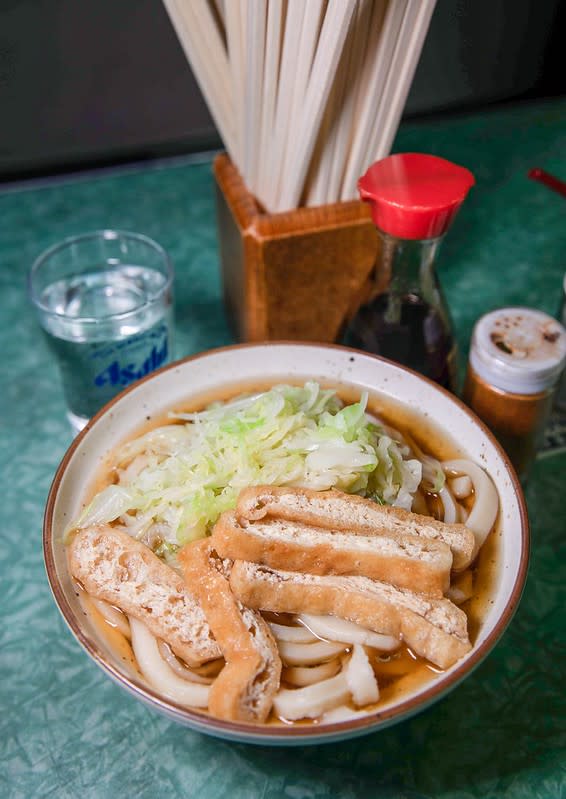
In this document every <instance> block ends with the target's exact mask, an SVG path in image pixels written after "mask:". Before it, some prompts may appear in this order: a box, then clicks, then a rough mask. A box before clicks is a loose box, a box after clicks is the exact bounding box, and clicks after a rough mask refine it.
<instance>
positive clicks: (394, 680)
mask: <svg viewBox="0 0 566 799" xmlns="http://www.w3.org/2000/svg"><path fill="white" fill-rule="evenodd" d="M319 382H320V383H321V385H323V386H324V387H325V388H333V389H334V390H336V392H337V393H338V395H339V396H340V398H341V399H342V400H343V401H344V402H346V403H351V402H357V401H358V399H359V393H360V392H359V389H357V388H355V387H352V386H348V385H346V384H332V383H327V384H325V383H323V382H322V381H319ZM276 383H279V384H281V383H287V384H291V385H301V383H300V381H293V380H290V379H285V378H281V379H280V380H278V381H272V380H271V381H265V382H258V381H254V382H253V383H239V384H237V385H232V386H228V387H226V388H225V389H224V390H223V391H222V393H221V394H219V393H218V392H217V391H216V392H210V393H208V394H201V395H199V396H197V397H193V398H191V400H190V401H187V402H185V403H181V404H180V405H178V406H175V407H173V408H170V409H169V410H168V411H167V412H163V413H160V414H157V415H155V416H153V417H151V418H150V417H147V418H146V420H144V422H143V423H142V424H141V425H140V426H139V428H138V429H137V430H136V431H135V433H134V434H133V435H132V436H128V440H133V439H134V438H137V437H138V436H141V435H143V434H145V433H147V432H149V431H150V430H153V429H155V428H156V427H160V426H162V425H165V424H182V421H177V420H172V419H171V418H170V417H169V416H168V413H169V412H171V411H172V412H175V413H191V412H195V411H198V410H201V409H202V408H204V407H206V406H207V405H209V404H210V403H212V402H216V401H219V400H221V401H229V400H230V399H233V398H234V397H236V396H238V395H240V394H242V393H252V392H259V391H264V390H268V389H269V388H271V387H272V386H273V385H275V384H276ZM368 412H369V413H371V414H373V415H375V416H377V417H379V418H380V419H381V420H382V421H383V422H384V423H386V424H387V425H389V426H391V427H394V428H396V429H398V430H400V431H401V432H402V431H403V429H407V430H410V435H411V437H412V438H413V440H414V441H415V442H416V443H417V444H418V446H419V447H420V448H421V449H422V450H423V451H424V452H426V453H428V454H431V455H433V456H434V457H436V458H438V459H439V460H448V459H454V458H458V457H466V453H465V451H463V450H462V448H461V447H459V446H458V445H457V444H456V443H455V442H454V441H453V440H452V439H451V438H450V437H449V436H448V435H447V434H446V433H445V432H443V431H442V430H441V428H440V427H439V426H438V425H437V424H435V422H434V421H433V420H432V419H430V417H429V416H428V415H426V414H419V413H418V412H416V411H413V410H412V409H409V408H408V407H407V406H404V405H402V404H400V403H397V402H393V401H391V400H389V399H388V398H386V397H384V396H383V395H379V394H372V395H370V397H369V401H368ZM122 443H125V442H122ZM116 449H119V447H117V448H116ZM113 454H114V453H109V455H108V457H107V458H106V459H105V461H104V463H103V466H102V467H101V469H100V470H99V472H98V473H97V475H96V476H95V479H94V481H93V483H92V485H91V486H90V490H89V491H88V493H87V496H86V499H85V503H84V504H85V505H86V504H87V503H88V502H90V500H91V499H92V497H93V496H94V494H96V493H97V492H98V491H100V490H101V489H102V488H104V487H105V486H106V485H108V484H110V483H112V482H114V481H115V473H114V472H113V470H112V462H113ZM424 501H425V502H426V504H427V507H428V512H429V514H430V515H431V516H435V517H437V518H438V517H439V515H440V508H441V503H440V499H439V497H438V496H437V495H435V494H427V495H425V497H424ZM463 504H464V505H465V506H466V507H467V509H468V510H469V508H470V507H471V505H472V504H473V499H468V500H464V501H463ZM500 541H501V531H500V526H499V521H496V524H495V527H494V529H493V530H492V532H491V533H490V535H489V536H488V538H487V540H486V542H485V543H484V545H483V547H482V549H481V551H480V553H479V555H478V557H477V558H476V561H475V562H474V564H473V565H472V571H473V596H472V597H471V599H469V600H468V601H467V602H465V603H464V604H463V605H461V607H462V609H464V610H465V612H466V615H467V617H468V631H469V637H470V641H471V642H472V644H473V643H474V641H475V640H476V638H477V635H478V633H479V630H480V628H481V623H482V619H483V618H484V617H485V615H486V613H487V611H488V609H489V606H490V604H491V603H492V601H493V600H492V599H491V597H492V596H493V591H494V587H495V585H496V580H497V563H498V553H499V551H500ZM81 593H82V594H83V596H81V602H82V603H83V606H84V607H85V609H86V610H87V611H88V613H89V616H91V619H92V621H93V623H94V625H95V627H96V629H97V630H98V631H100V633H101V635H102V636H103V637H104V638H105V639H106V641H107V643H108V646H109V647H110V649H111V650H113V651H114V652H115V653H116V654H117V655H118V657H119V658H122V659H123V660H124V661H125V662H126V663H127V665H128V666H129V667H131V668H133V669H134V670H135V671H136V672H137V674H138V675H139V676H141V675H140V673H139V669H138V668H137V664H136V662H135V658H134V655H133V652H132V649H131V646H130V643H129V641H128V640H127V639H126V638H125V637H124V636H123V635H122V634H121V633H120V632H119V631H118V630H116V629H115V628H114V627H113V626H112V625H110V624H109V623H108V622H107V621H106V620H105V619H104V617H103V616H102V615H101V614H100V613H99V612H98V610H97V609H96V608H95V607H94V606H93V605H92V603H91V602H90V601H89V600H88V597H87V596H86V595H85V594H84V592H81ZM263 615H264V616H265V618H266V619H268V620H271V621H277V622H279V623H285V624H289V623H293V622H292V617H290V616H287V615H286V614H273V613H265V614H263ZM370 662H371V664H372V667H373V670H374V673H375V675H376V678H377V681H378V685H379V690H380V699H379V702H378V703H377V704H376V705H375V706H373V705H372V706H367V707H366V708H365V710H367V711H368V712H371V711H372V710H373V709H376V710H378V709H381V707H383V706H384V705H390V704H392V703H394V702H398V701H400V700H402V698H403V696H404V695H406V694H407V693H408V692H413V691H415V690H417V689H419V688H420V687H422V686H424V685H426V684H427V683H429V682H432V681H433V680H434V679H435V678H437V677H438V675H439V674H442V673H443V672H442V669H439V668H437V667H435V666H434V665H433V664H431V663H429V662H428V661H426V660H425V659H423V658H421V657H419V656H417V655H415V654H414V653H413V652H412V651H411V650H410V649H409V648H408V647H407V646H406V645H404V644H402V645H401V646H400V647H399V649H398V650H397V651H396V652H394V653H392V654H391V655H390V656H389V657H380V655H379V653H373V654H372V655H371V657H370ZM286 687H292V686H286ZM352 709H353V710H356V709H357V708H355V707H354V706H352ZM267 723H269V724H282V723H284V724H285V725H289V724H292V725H296V724H298V725H301V726H303V725H305V724H317V723H319V722H318V721H316V720H315V721H312V720H304V719H303V720H300V721H298V722H289V721H285V720H281V719H279V718H277V717H276V716H275V715H274V714H273V713H272V714H271V717H270V718H269V719H268V722H267Z"/></svg>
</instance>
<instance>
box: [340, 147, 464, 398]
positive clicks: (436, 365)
mask: <svg viewBox="0 0 566 799" xmlns="http://www.w3.org/2000/svg"><path fill="white" fill-rule="evenodd" d="M473 184H474V177H473V175H472V173H471V172H469V171H468V170H467V169H465V168H463V167H461V166H457V165H456V164H452V163H451V162H450V161H446V160H445V159H443V158H437V157H436V156H433V155H424V154H419V153H403V154H398V155H390V156H388V157H387V158H383V159H382V160H380V161H377V162H376V163H374V164H373V165H372V166H371V167H370V168H369V169H368V170H367V172H366V173H365V175H363V176H362V177H361V178H360V180H359V181H358V189H359V192H360V197H361V199H362V200H365V201H366V202H368V203H370V205H371V213H372V218H373V221H374V224H375V225H376V227H377V230H378V233H379V235H380V239H381V258H380V259H379V262H378V263H377V264H376V266H375V268H374V274H373V275H372V278H371V281H370V283H369V284H368V286H367V288H366V293H365V296H364V298H363V300H362V302H361V304H360V305H359V307H358V309H357V312H356V313H355V314H354V315H353V317H352V318H351V319H350V321H349V323H348V325H347V328H346V332H345V336H344V339H343V340H344V343H345V344H347V345H349V346H352V347H357V348H358V349H362V350H365V351H366V352H372V353H375V354H377V355H382V356H384V357H385V358H389V359H391V360H394V361H397V362H398V363H401V364H403V365H405V366H409V367H410V368H411V369H415V370H416V371H418V372H421V373H422V374H424V375H426V377H429V378H430V379H432V380H434V381H436V382H437V383H439V384H440V385H442V386H444V387H445V388H448V389H450V390H452V391H454V390H455V382H456V371H457V370H456V367H457V364H456V358H457V355H456V342H455V339H454V335H453V332H452V323H451V319H450V313H449V311H448V306H447V304H446V301H445V299H444V297H443V294H442V291H441V288H440V284H439V281H438V278H437V275H436V271H435V267H436V258H437V255H438V250H439V247H440V244H441V242H442V240H443V238H444V236H445V234H446V232H447V230H448V228H449V227H450V224H451V223H452V220H453V219H454V216H455V215H456V213H457V211H458V209H459V207H460V205H461V204H462V202H463V200H464V199H465V197H466V195H467V193H468V191H469V189H470V188H471V187H472V186H473Z"/></svg>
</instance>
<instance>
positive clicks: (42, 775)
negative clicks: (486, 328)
mask: <svg viewBox="0 0 566 799" xmlns="http://www.w3.org/2000/svg"><path fill="white" fill-rule="evenodd" d="M565 121H566V102H564V101H553V102H548V103H540V104H534V105H522V106H512V107H508V108H503V109H491V110H487V111H484V112H483V113H481V114H475V115H463V116H456V117H446V118H443V119H440V120H439V119H436V120H434V121H423V122H419V123H412V124H406V125H404V126H402V128H401V130H400V131H399V134H398V137H397V140H396V143H395V150H396V151H401V150H417V151H423V152H432V153H436V154H438V155H442V156H444V157H446V158H449V159H452V160H454V161H456V162H457V163H461V164H464V165H466V166H468V167H469V168H470V169H471V170H472V171H473V172H474V174H475V176H476V179H477V186H476V187H475V188H474V190H473V191H472V193H471V195H470V197H469V199H468V200H467V201H466V204H465V207H464V209H463V210H462V211H461V213H460V215H459V217H458V218H457V219H456V222H455V224H454V226H453V228H452V230H451V231H450V234H449V236H448V237H447V240H446V242H445V245H444V249H443V250H442V253H441V264H440V268H439V272H440V276H441V280H442V282H443V285H444V287H445V290H446V294H447V297H448V301H449V304H450V306H451V309H452V312H453V317H454V322H455V326H456V330H457V335H458V339H459V343H460V347H461V350H462V352H463V353H464V354H465V353H466V351H467V346H468V341H469V336H470V332H471V329H472V325H473V323H474V321H475V320H476V319H477V318H478V316H480V315H481V314H482V313H484V312H486V311H487V310H490V309H491V308H494V307H498V306H502V305H511V304H523V305H529V306H532V307H535V308H540V309H542V310H545V311H547V312H549V313H552V314H555V313H556V311H557V307H558V302H559V296H560V287H561V281H562V277H563V274H564V269H565V263H564V252H565V246H564V245H565V239H566V227H565V224H564V222H565V212H566V203H565V201H564V199H562V198H561V197H559V196H558V195H557V194H554V193H551V192H550V191H549V190H548V189H547V188H545V187H543V186H540V185H538V184H535V183H533V182H532V181H530V180H528V179H527V176H526V175H527V171H528V169H529V168H530V167H533V166H540V167H543V168H544V169H547V170H548V171H550V172H554V173H556V174H557V175H559V176H561V177H562V178H563V179H564V178H565V177H566V160H565V146H566V135H565V134H566V130H565ZM102 227H115V228H121V229H130V230H136V231H139V232H143V233H146V234H148V235H149V236H152V237H153V238H155V239H157V240H158V241H159V242H161V243H162V244H163V245H164V246H165V247H166V248H167V249H168V250H169V252H170V254H171V256H172V258H173V260H174V262H175V265H176V269H177V297H176V304H177V308H176V310H177V322H176V325H177V351H176V354H177V357H181V356H183V355H187V354H190V353H195V352H198V351H200V350H204V349H208V348H210V347H216V346H220V345H224V344H227V343H230V342H231V341H232V336H231V333H230V331H229V329H228V326H227V324H226V321H225V317H224V311H223V307H222V299H221V282H220V275H219V267H218V252H217V242H216V231H215V217H214V198H213V181H212V174H211V159H210V158H209V157H203V158H202V159H200V160H196V161H195V160H194V159H193V160H188V159H185V160H180V161H179V160H177V161H169V162H165V163H160V164H156V165H149V166H148V165H143V166H140V167H135V168H132V169H121V170H118V171H116V170H115V171H109V172H102V173H101V172H98V173H94V174H87V175H82V176H74V177H70V178H65V179H60V180H51V181H45V182H43V183H39V184H38V183H36V184H34V185H31V186H24V187H19V188H16V189H14V188H10V189H6V190H4V191H2V192H1V193H0V375H1V378H0V470H1V476H2V480H1V484H0V485H1V496H2V500H1V506H2V510H3V513H2V522H1V524H0V598H1V601H0V613H1V614H2V626H1V629H0V637H1V644H0V796H1V797H14V799H15V798H16V797H18V798H19V797H22V799H30V798H31V797H54V798H55V797H57V799H60V798H61V799H70V798H71V797H82V799H87V797H105V799H114V797H124V796H126V797H129V796H132V797H148V798H149V797H184V796H195V797H197V796H203V797H207V799H208V797H230V798H231V799H239V797H262V799H267V798H268V797H289V798H290V799H302V798H303V797H304V799H315V798H316V797H323V796H330V797H334V796H336V797H348V798H349V797H358V796H359V797H362V796H363V797H373V796H379V797H411V799H413V798H414V797H479V796H481V797H525V798H526V797H529V799H534V797H559V796H564V795H566V774H565V766H566V759H565V756H564V754H565V737H566V725H565V714H564V686H565V685H566V662H565V658H564V654H565V647H564V643H565V635H564V629H565V625H564V618H563V609H564V597H565V590H564V581H565V577H566V574H565V570H564V562H565V545H564V540H565V533H566V523H565V511H564V503H563V501H562V500H563V499H564V496H563V495H564V494H565V493H566V481H565V479H564V467H565V466H566V456H565V455H564V454H557V455H554V456H552V457H545V458H543V459H539V460H538V461H537V463H536V465H535V468H534V470H533V473H532V477H531V479H530V482H529V485H528V487H527V492H526V495H527V503H528V508H529V515H530V521H531V526H532V554H531V565H530V571H529V577H528V581H527V585H526V589H525V592H524V595H523V599H522V602H521V604H520V606H519V609H518V611H517V613H516V615H515V617H514V619H513V621H512V623H511V625H510V627H509V628H508V630H507V632H506V633H505V635H504V637H503V638H502V640H501V641H500V643H499V644H498V645H497V647H496V648H495V650H494V651H493V652H492V653H491V654H490V656H489V657H488V658H487V659H486V660H485V661H484V663H483V664H482V665H481V666H480V667H479V668H478V669H477V670H476V671H475V672H474V673H473V674H472V675H471V676H470V677H469V678H468V679H467V680H466V681H465V682H464V683H463V684H462V685H461V686H459V687H458V688H457V689H456V690H455V691H453V692H452V693H451V694H449V695H448V696H447V697H446V698H444V699H443V700H441V701H440V702H438V703H437V704H436V705H434V706H433V707H431V708H429V709H427V710H426V711H424V712H422V713H421V714H419V715H418V716H416V717H414V718H412V719H410V720H408V721H405V722H403V723H400V724H398V725H396V726H394V727H390V728H388V729H386V730H384V731H381V732H378V733H374V734H371V735H368V736H366V737H364V738H360V739H356V740H353V741H350V742H345V743H342V744H333V745H326V746H317V747H304V748H296V749H278V748H275V747H273V748H272V747H257V746H249V745H245V744H234V743H226V742H223V741H220V740H216V739H214V738H209V737H206V736H203V735H200V734H198V733H195V732H192V731H190V730H188V729H185V728H183V727H181V726H178V725H176V724H175V723H173V722H170V721H168V720H166V719H165V718H163V717H161V716H159V715H157V714H155V713H154V712H152V711H151V710H149V709H147V708H146V707H144V706H142V705H141V704H139V703H138V702H136V701H135V700H134V699H133V698H131V697H130V696H128V695H126V694H125V693H124V692H123V691H122V690H121V689H119V688H118V687H116V686H115V685H114V684H113V683H112V682H111V681H110V680H108V679H107V678H106V677H105V676H104V675H103V673H102V672H101V671H100V670H99V669H98V668H97V667H96V666H95V665H94V664H93V663H92V662H91V661H90V660H89V659H88V658H87V656H86V655H85V654H84V653H83V652H82V650H81V649H80V648H79V646H78V644H77V643H75V641H74V639H73V638H72V636H71V634H70V633H69V632H68V631H67V628H66V627H65V625H64V623H63V621H62V619H61V617H60V615H59V612H58V610H57V608H56V606H55V604H54V601H53V599H52V597H51V594H50V590H49V587H48V584H47V581H46V577H45V572H44V566H43V556H42V548H41V526H42V515H43V508H44V503H45V499H46V496H47V492H48V490H49V486H50V482H51V479H52V477H53V474H54V472H55V470H56V468H57V465H58V463H59V461H60V459H61V457H62V456H63V454H64V452H65V449H66V447H67V446H68V445H69V443H70V441H71V434H70V432H69V428H68V426H67V421H66V419H65V413H64V411H65V407H64V403H63V398H62V395H61V389H60V385H59V382H58V378H57V375H56V372H55V369H54V364H53V361H52V358H51V356H50V354H49V353H48V351H47V349H46V346H45V344H44V342H43V340H42V338H41V336H40V333H39V331H38V328H37V326H36V322H35V319H34V316H33V313H32V312H31V310H30V307H29V305H28V302H27V299H26V273H27V270H28V268H29V266H30V263H31V262H32V260H33V259H34V257H35V256H36V255H37V254H38V253H39V252H40V251H41V250H43V249H44V248H45V247H47V246H49V245H51V244H53V243H55V242H57V241H59V240H60V239H62V238H63V237H65V236H69V235H72V234H76V233H80V232H84V231H88V230H92V229H96V228H102Z"/></svg>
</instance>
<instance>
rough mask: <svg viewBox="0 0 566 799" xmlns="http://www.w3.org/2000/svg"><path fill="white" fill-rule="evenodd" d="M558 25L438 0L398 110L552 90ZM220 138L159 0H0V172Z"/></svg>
mask: <svg viewBox="0 0 566 799" xmlns="http://www.w3.org/2000/svg"><path fill="white" fill-rule="evenodd" d="M228 1H230V0H228ZM565 5H566V4H562V9H563V8H564V6H565ZM563 22H564V11H563V10H561V4H560V0H438V5H437V8H436V11H435V14H434V17H433V20H432V24H431V28H430V31H429V35H428V37H427V41H426V44H425V47H424V50H423V53H422V57H421V60H420V63H419V66H418V70H417V73H416V76H415V80H414V83H413V87H412V90H411V93H410V96H409V100H408V103H407V108H406V114H407V115H412V116H415V115H419V114H428V113H438V112H442V111H445V110H462V109H467V108H476V107H480V106H482V105H486V104H488V103H492V102H501V101H508V100H510V99H527V98H533V97H541V96H550V95H556V94H560V93H562V92H563V91H564V84H563V79H564V78H563V76H564V74H565V72H566V71H565V70H564V62H563V59H562V52H561V48H562V47H563V45H562V41H563V39H564V26H563V24H562V23H563ZM558 58H560V61H561V68H558V64H557V63H556V61H557V59H558ZM219 144H220V142H219V140H218V137H217V135H216V131H215V129H214V126H213V124H212V121H211V119H210V115H209V114H208V111H207V109H206V106H205V104H204V101H203V99H202V96H201V94H200V92H199V89H198V86H197V85H196V82H195V80H194V78H193V76H192V73H191V71H190V68H189V66H188V64H187V61H186V59H185V56H184V54H183V52H182V50H181V48H180V46H179V44H178V43H177V40H176V37H175V34H174V31H173V29H172V27H171V25H170V23H169V19H168V17H167V14H166V12H165V10H164V8H163V6H162V5H161V2H160V0H0V179H3V180H13V179H20V178H25V177H31V176H35V175H40V174H50V173H55V172H61V171H66V170H74V169H82V168H87V167H90V166H99V165H106V164H112V163H120V162H125V161H126V162H127V161H136V160H140V159H145V158H153V157H159V156H164V155H171V154H178V153H187V152H194V151H198V150H203V149H211V148H216V147H218V146H219Z"/></svg>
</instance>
